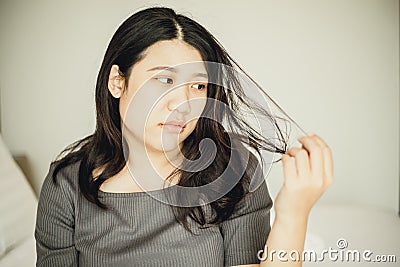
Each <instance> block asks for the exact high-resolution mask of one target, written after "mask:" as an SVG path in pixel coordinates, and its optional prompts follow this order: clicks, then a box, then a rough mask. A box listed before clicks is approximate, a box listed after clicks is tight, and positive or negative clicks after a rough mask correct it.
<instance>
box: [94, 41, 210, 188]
mask: <svg viewBox="0 0 400 267" xmlns="http://www.w3.org/2000/svg"><path fill="white" fill-rule="evenodd" d="M178 51H179V52H178ZM144 53H145V56H144V58H143V59H142V60H140V61H139V62H137V63H136V64H135V65H134V66H133V67H132V70H131V74H130V76H129V77H127V78H128V79H129V80H128V82H127V81H126V78H124V77H123V76H121V75H120V72H119V67H118V66H117V65H113V66H112V68H111V71H110V76H109V84H108V87H109V90H110V93H111V94H112V95H113V96H114V97H115V98H120V110H119V111H120V115H121V124H122V125H123V129H122V131H123V134H124V136H125V138H126V139H127V142H128V144H129V151H130V152H132V153H130V155H129V159H128V160H129V163H128V166H126V167H125V168H124V169H123V170H122V172H121V173H119V174H118V175H116V176H115V177H111V178H110V179H108V180H107V181H106V182H105V183H103V184H102V186H101V187H100V190H104V191H110V192H138V191H149V190H156V189H160V188H162V182H164V179H165V178H166V177H167V176H168V174H169V173H170V172H171V171H172V170H173V169H174V168H175V166H176V165H177V164H179V162H180V160H181V159H182V157H183V155H182V154H181V153H180V148H181V147H182V144H183V141H184V140H185V139H186V138H187V137H188V136H189V135H190V134H191V133H192V132H193V130H194V129H195V128H196V124H197V121H198V117H199V116H200V115H201V112H202V111H203V109H204V106H205V104H206V97H207V81H208V79H207V77H204V76H206V75H207V71H206V68H205V65H204V63H203V62H202V57H201V54H200V53H199V52H198V50H197V49H195V48H193V47H192V46H190V45H188V44H186V43H185V42H183V41H181V40H178V39H175V40H168V41H160V42H157V43H155V44H153V45H152V46H150V47H149V48H147V49H146V51H145V52H144ZM191 62H195V63H191ZM160 66H164V67H165V66H168V67H171V66H173V67H174V69H175V70H174V71H170V70H166V69H163V68H162V67H160ZM171 120H178V121H184V122H186V125H185V128H184V131H183V132H182V133H180V134H177V133H171V132H168V131H167V130H165V129H164V128H163V127H161V126H160V125H159V124H160V123H164V122H168V121H171ZM127 167H129V168H127ZM132 177H133V178H134V179H132ZM149 177H153V178H152V179H150V178H149ZM157 178H158V179H157ZM174 183H175V182H173V184H174ZM167 184H168V183H167Z"/></svg>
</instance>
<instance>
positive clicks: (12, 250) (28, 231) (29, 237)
mask: <svg viewBox="0 0 400 267" xmlns="http://www.w3.org/2000/svg"><path fill="white" fill-rule="evenodd" d="M0 179H1V186H0V267H14V266H15V267H21V266H24V267H29V266H35V262H36V250H35V240H34V237H33V233H34V226H35V220H36V207H37V197H36V195H35V193H34V191H33V189H32V188H31V186H30V184H29V182H28V180H27V179H26V177H25V175H24V173H23V172H22V170H21V169H20V168H19V166H18V165H17V163H16V162H15V161H14V159H13V157H12V155H11V153H10V151H9V150H8V148H7V147H6V145H5V143H4V140H3V138H2V136H1V134H0Z"/></svg>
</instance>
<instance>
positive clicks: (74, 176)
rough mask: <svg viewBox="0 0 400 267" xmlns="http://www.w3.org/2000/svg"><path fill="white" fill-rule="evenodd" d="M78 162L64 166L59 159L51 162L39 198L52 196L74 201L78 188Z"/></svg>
mask: <svg viewBox="0 0 400 267" xmlns="http://www.w3.org/2000/svg"><path fill="white" fill-rule="evenodd" d="M80 162H81V161H77V162H74V163H71V164H68V165H65V166H64V165H63V164H62V163H60V162H59V161H53V162H51V163H50V166H49V168H48V171H47V174H46V176H45V178H44V181H43V184H42V188H41V191H40V198H46V197H49V196H54V197H59V198H63V197H65V198H69V199H70V200H71V201H74V199H75V197H76V193H77V192H78V189H79V188H78V187H79V166H80Z"/></svg>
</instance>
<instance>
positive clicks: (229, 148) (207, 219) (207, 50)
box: [35, 7, 333, 267]
mask: <svg viewBox="0 0 400 267" xmlns="http://www.w3.org/2000/svg"><path fill="white" fill-rule="evenodd" d="M213 64H217V65H216V67H215V66H214V65H213ZM234 66H236V67H238V68H239V69H240V67H239V66H237V64H236V63H235V61H234V60H233V59H232V58H231V57H230V56H229V55H228V54H227V52H226V51H225V50H224V48H223V47H222V46H221V45H220V44H219V43H218V41H217V40H216V39H215V38H214V37H213V36H212V35H211V34H210V33H209V32H208V31H207V30H206V29H204V28H203V27H202V26H201V25H200V24H198V23H197V22H195V21H193V20H192V19H190V18H188V17H186V16H183V15H180V14H176V13H175V12H174V11H173V10H172V9H169V8H161V7H154V8H148V9H145V10H141V11H139V12H137V13H135V14H133V15H132V16H131V17H129V18H128V19H127V20H126V21H124V22H123V23H122V24H121V26H120V27H119V28H118V30H117V31H116V33H115V34H114V36H113V38H112V39H111V41H110V44H109V46H108V49H107V51H106V53H105V56H104V60H103V62H102V65H101V68H100V71H99V74H98V79H97V85H96V109H97V118H96V121H97V125H96V129H95V132H94V133H93V134H92V135H90V136H88V137H86V138H83V139H81V140H79V141H77V142H75V143H74V144H72V145H71V146H69V147H67V148H66V149H65V150H64V151H63V152H62V153H61V154H63V155H62V156H61V154H60V156H59V158H58V159H57V160H55V161H54V162H52V164H51V165H50V168H49V172H48V174H47V176H46V178H45V181H44V183H43V187H42V190H41V193H40V200H39V205H38V211H37V222H36V230H35V238H36V247H37V266H52V267H53V266H78V265H79V266H191V267H193V266H209V267H213V266H239V265H240V266H279V265H285V266H289V265H290V266H301V264H302V263H301V261H296V260H292V259H291V258H290V257H289V252H290V251H291V250H297V251H298V252H299V253H301V252H302V250H303V246H304V240H305V233H306V226H307V219H308V215H309V212H310V210H311V208H312V206H313V205H314V204H315V202H316V201H317V200H318V199H319V197H320V196H321V195H322V194H323V192H324V191H325V190H326V189H327V187H328V186H329V185H330V184H332V182H333V162H332V155H331V151H330V149H329V147H328V146H327V144H326V143H325V142H324V141H323V140H322V139H321V138H320V137H319V136H317V135H306V136H303V137H301V138H299V139H298V140H299V142H300V143H301V144H302V147H301V148H295V147H293V148H291V149H287V148H286V146H287V142H286V140H285V139H284V138H283V137H282V136H283V135H282V133H281V131H280V129H279V127H277V124H275V127H276V128H275V129H276V133H277V136H278V137H279V138H275V139H278V142H276V141H274V142H272V141H271V140H272V139H273V138H267V137H266V136H263V135H260V134H258V133H257V131H255V130H254V128H252V127H251V126H250V124H249V123H247V122H246V120H245V116H240V114H239V113H240V110H242V109H243V108H244V107H249V108H252V109H254V110H255V111H257V112H259V114H264V115H266V117H268V118H269V119H271V120H272V121H273V122H274V117H273V116H271V115H270V114H269V113H268V112H266V110H264V109H263V108H262V107H260V106H257V105H256V104H255V103H254V102H250V101H249V99H248V98H247V97H246V95H245V94H244V91H243V88H242V87H241V83H240V82H239V79H238V76H237V75H236V73H235V72H234V71H232V70H233V67H234ZM260 89H261V88H260ZM227 129H228V130H227ZM277 144H281V146H277ZM261 151H269V152H273V153H279V154H282V157H281V160H282V163H283V169H284V176H285V177H284V183H283V186H282V188H281V190H280V191H279V193H278V195H277V197H276V199H275V201H274V209H275V212H276V216H275V220H274V223H273V225H272V227H271V226H270V209H271V207H272V203H273V202H272V200H271V198H270V195H269V192H268V188H267V185H266V182H265V179H264V178H265V177H264V176H263V173H262V172H261V173H260V172H259V171H257V170H259V168H258V167H259V165H260V161H259V159H257V157H256V155H260V152H261ZM166 181H171V182H170V186H169V187H162V186H161V185H162V184H164V183H165V182H166ZM254 181H255V182H254ZM254 183H255V184H256V185H257V186H256V189H255V190H253V189H251V188H250V186H251V185H254ZM253 188H254V186H253ZM264 249H267V250H268V253H269V252H270V251H272V250H276V251H279V250H284V251H286V252H287V253H288V254H286V256H284V258H286V259H287V261H284V260H282V259H280V260H279V259H278V258H277V256H275V257H272V258H271V257H267V259H266V260H263V261H261V262H260V258H259V257H260V256H261V255H260V253H259V251H260V250H264ZM267 250H265V253H266V254H264V255H263V256H265V255H267ZM268 256H269V255H268ZM281 256H282V255H281ZM264 259H265V257H264Z"/></svg>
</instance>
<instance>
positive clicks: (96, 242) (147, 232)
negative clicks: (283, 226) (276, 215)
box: [35, 162, 272, 267]
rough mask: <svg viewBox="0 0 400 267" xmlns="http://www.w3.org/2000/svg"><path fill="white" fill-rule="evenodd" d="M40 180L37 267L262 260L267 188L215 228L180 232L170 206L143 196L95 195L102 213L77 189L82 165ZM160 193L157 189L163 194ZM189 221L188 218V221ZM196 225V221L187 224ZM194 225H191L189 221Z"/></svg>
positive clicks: (190, 265)
mask: <svg viewBox="0 0 400 267" xmlns="http://www.w3.org/2000/svg"><path fill="white" fill-rule="evenodd" d="M53 169H54V167H53V165H51V166H50V168H49V171H48V173H47V175H46V178H45V180H44V183H43V186H42V189H41V192H40V198H39V204H38V210H37V218H36V229H35V239H36V250H37V263H36V265H37V266H50V267H56V266H78V265H79V266H177V267H179V266H185V267H196V266H204V267H222V266H233V265H240V264H252V263H259V260H258V259H257V252H258V251H259V250H260V249H263V248H264V245H265V242H266V240H267V237H268V234H269V231H270V209H271V207H272V200H271V198H270V195H269V192H268V188H267V185H266V183H265V181H264V183H263V184H262V185H261V186H260V187H258V188H257V190H255V191H254V192H251V193H248V194H247V195H246V196H245V197H244V198H243V200H242V201H241V202H239V204H238V205H237V206H236V209H235V212H234V213H233V214H232V216H231V217H230V218H229V219H228V220H226V221H224V222H223V223H222V224H221V225H220V226H215V227H209V228H206V229H199V228H197V229H194V228H193V227H191V229H194V230H195V232H196V233H199V234H200V235H197V236H195V235H193V234H191V233H189V232H188V231H187V230H185V229H184V228H183V226H181V225H180V224H179V223H178V222H177V221H176V220H175V217H174V215H173V212H172V209H171V207H170V206H169V205H168V204H165V203H163V202H161V201H158V200H157V199H155V198H153V197H151V196H150V195H149V194H147V193H146V192H133V193H109V192H102V191H100V192H99V197H100V200H101V201H102V202H104V203H105V204H107V205H108V206H109V207H110V209H109V210H107V211H105V210H102V209H100V208H99V207H97V206H96V205H95V204H93V203H91V202H89V201H88V200H86V199H85V198H84V196H83V195H82V194H81V193H80V191H79V186H78V169H79V162H78V163H75V164H72V165H70V166H68V167H66V168H65V169H63V170H62V171H60V172H59V173H58V175H57V181H58V184H57V185H55V184H54V183H53V181H52V178H51V175H52V172H53ZM160 191H162V190H160ZM190 220H191V219H189V221H190ZM192 222H193V223H194V221H192ZM193 225H194V224H193Z"/></svg>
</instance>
